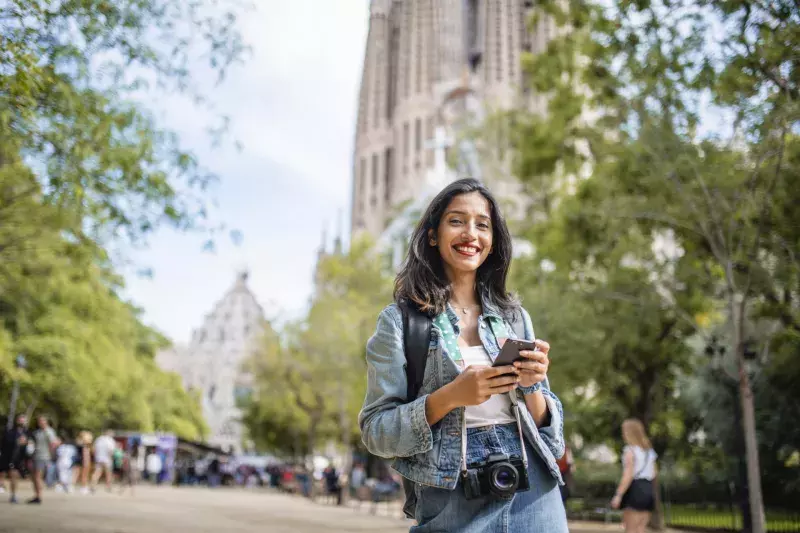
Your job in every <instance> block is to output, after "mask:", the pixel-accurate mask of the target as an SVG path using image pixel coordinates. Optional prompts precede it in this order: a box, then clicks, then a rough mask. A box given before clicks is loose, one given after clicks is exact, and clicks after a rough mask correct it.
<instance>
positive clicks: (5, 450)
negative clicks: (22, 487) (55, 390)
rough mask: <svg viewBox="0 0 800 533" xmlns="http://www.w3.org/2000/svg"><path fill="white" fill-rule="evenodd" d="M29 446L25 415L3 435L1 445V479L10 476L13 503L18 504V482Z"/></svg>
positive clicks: (10, 499)
mask: <svg viewBox="0 0 800 533" xmlns="http://www.w3.org/2000/svg"><path fill="white" fill-rule="evenodd" d="M27 444H28V421H27V419H26V418H25V415H19V416H18V417H17V420H16V423H15V424H14V426H13V427H11V428H10V429H8V430H6V431H5V432H4V433H3V439H2V442H1V443H0V479H5V477H6V476H8V484H9V490H10V492H11V496H10V498H9V501H10V502H11V503H17V481H18V480H19V478H20V477H21V475H22V469H23V464H24V463H25V453H26V452H25V449H26V447H27Z"/></svg>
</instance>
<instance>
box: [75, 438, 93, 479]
mask: <svg viewBox="0 0 800 533" xmlns="http://www.w3.org/2000/svg"><path fill="white" fill-rule="evenodd" d="M93 440H94V437H93V436H92V434H91V433H89V432H88V431H81V432H80V433H78V438H77V439H75V447H76V448H77V450H76V452H75V463H74V466H73V470H74V475H75V485H76V486H80V492H81V494H89V475H90V473H91V470H92V442H93Z"/></svg>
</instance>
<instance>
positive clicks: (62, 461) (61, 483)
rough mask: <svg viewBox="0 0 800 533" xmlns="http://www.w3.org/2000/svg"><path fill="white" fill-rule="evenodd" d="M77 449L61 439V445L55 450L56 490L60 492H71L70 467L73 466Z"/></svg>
mask: <svg viewBox="0 0 800 533" xmlns="http://www.w3.org/2000/svg"><path fill="white" fill-rule="evenodd" d="M76 455H77V448H76V447H75V445H74V444H70V443H68V442H67V441H66V439H62V442H61V445H60V446H59V447H58V449H57V450H56V472H57V478H58V483H57V485H56V490H57V491H59V492H61V491H64V492H68V493H69V492H72V466H73V465H74V464H75V456H76Z"/></svg>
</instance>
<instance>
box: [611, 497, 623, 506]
mask: <svg viewBox="0 0 800 533" xmlns="http://www.w3.org/2000/svg"><path fill="white" fill-rule="evenodd" d="M620 505H622V496H620V495H619V494H615V495H614V497H613V498H611V508H612V509H619V507H620Z"/></svg>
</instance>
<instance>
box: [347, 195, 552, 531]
mask: <svg viewBox="0 0 800 533" xmlns="http://www.w3.org/2000/svg"><path fill="white" fill-rule="evenodd" d="M511 251H512V250H511V235H510V233H509V231H508V227H507V226H506V223H505V220H504V219H503V217H502V215H501V213H500V210H499V207H498V205H497V202H496V201H495V199H494V197H493V196H492V194H491V192H490V191H489V190H488V189H487V188H486V187H485V186H484V185H483V184H481V183H480V182H479V181H477V180H474V179H464V180H459V181H456V182H454V183H452V184H450V185H448V186H447V187H446V188H445V189H444V190H443V191H441V192H440V193H439V194H438V195H437V196H436V198H434V200H433V201H432V202H431V204H430V205H429V206H428V209H427V210H426V212H425V214H424V215H423V217H422V219H421V220H420V222H419V224H418V225H417V227H416V229H415V231H414V234H413V236H412V238H411V243H410V247H409V251H408V256H407V258H406V263H405V265H404V266H403V268H402V269H401V271H400V273H399V274H398V276H397V279H396V280H395V300H396V303H394V304H392V305H390V306H389V307H387V308H386V309H384V311H383V312H382V313H381V315H380V317H379V318H378V325H377V328H376V331H375V334H374V335H373V336H372V338H371V339H370V340H369V342H368V344H367V365H368V372H367V394H366V398H365V399H364V406H363V408H362V411H361V414H360V415H359V424H360V426H361V431H362V438H363V441H364V443H365V444H366V446H367V449H368V450H369V451H370V452H372V453H373V454H375V455H378V456H380V457H385V458H391V459H393V460H394V461H393V464H392V467H393V468H394V469H395V470H397V472H399V473H400V474H401V475H402V476H403V477H404V478H406V480H407V482H406V484H405V488H406V506H405V510H406V512H407V514H408V515H409V516H413V517H414V518H415V519H416V521H417V525H416V526H415V527H413V528H412V531H414V532H424V531H448V532H456V531H457V532H466V531H480V532H494V531H498V532H499V531H502V532H503V533H509V532H522V531H526V532H530V531H533V532H535V533H539V532H541V533H545V532H548V533H550V532H555V533H562V532H563V533H566V531H567V522H566V514H565V512H564V506H563V504H562V501H561V495H560V491H559V489H558V484H559V482H560V481H561V475H560V473H559V469H558V465H557V464H556V459H557V458H559V457H561V455H563V453H564V438H563V426H562V412H561V403H560V402H559V400H558V398H556V396H555V395H554V394H553V393H552V392H550V386H549V383H548V381H547V369H548V366H549V359H548V356H547V353H548V352H549V350H550V345H549V344H548V343H547V342H544V341H542V340H537V341H535V349H533V350H527V351H526V350H523V351H520V352H519V353H520V355H521V356H522V358H523V360H522V361H518V362H515V363H514V364H513V366H511V365H509V366H497V367H495V366H491V365H492V363H493V362H494V361H495V359H496V358H497V356H498V354H499V353H500V349H501V347H502V345H503V343H504V342H505V341H506V340H508V339H509V338H516V337H517V336H520V337H523V338H525V339H528V340H533V339H534V334H533V326H532V324H531V319H530V316H529V315H528V313H527V312H526V311H525V310H524V309H523V308H522V307H520V305H519V303H518V301H517V300H516V299H515V298H514V297H513V296H512V295H511V294H509V292H508V290H507V289H506V278H507V275H508V270H509V267H510V264H511V257H512V254H511ZM412 313H414V315H413V316H416V315H421V316H423V317H427V319H428V320H429V323H430V332H431V333H430V335H431V336H430V339H428V342H426V343H423V346H426V347H428V350H427V359H426V360H425V363H424V365H423V366H424V369H425V370H424V376H423V379H422V382H421V387H420V388H419V392H418V393H417V395H416V396H415V397H414V393H413V392H409V391H410V388H409V387H408V376H407V375H406V371H407V370H406V369H407V367H408V366H410V365H409V362H410V357H411V356H413V354H409V353H407V352H406V345H407V344H408V345H409V346H414V345H416V344H417V343H416V341H414V342H411V339H412V338H413V337H411V335H410V334H409V339H407V338H406V333H407V332H406V327H408V331H409V332H410V331H413V330H412V328H411V326H410V325H408V326H406V325H404V324H410V322H407V320H406V318H404V317H409V316H412V315H411V314H412Z"/></svg>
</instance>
